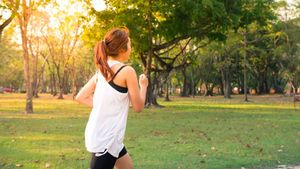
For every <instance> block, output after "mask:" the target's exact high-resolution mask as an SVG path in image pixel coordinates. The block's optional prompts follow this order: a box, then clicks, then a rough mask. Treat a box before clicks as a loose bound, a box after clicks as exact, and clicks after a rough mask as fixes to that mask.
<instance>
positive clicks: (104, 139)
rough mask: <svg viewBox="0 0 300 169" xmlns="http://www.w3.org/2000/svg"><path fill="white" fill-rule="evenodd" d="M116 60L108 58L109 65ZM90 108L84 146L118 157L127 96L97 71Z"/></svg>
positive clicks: (124, 126)
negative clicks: (91, 106)
mask: <svg viewBox="0 0 300 169" xmlns="http://www.w3.org/2000/svg"><path fill="white" fill-rule="evenodd" d="M118 63H120V62H118V61H108V65H109V66H110V67H112V66H113V65H115V64H118ZM95 77H96V78H97V83H96V88H95V91H94V96H93V108H92V111H91V113H90V116H89V120H88V122H87V125H86V128H85V146H86V148H87V150H88V151H89V152H91V153H96V156H101V155H103V154H105V153H106V152H109V153H110V154H111V155H112V156H114V157H116V158H118V156H119V153H120V151H121V150H122V148H123V147H124V144H123V140H124V135H125V129H126V122H127V115H128V108H129V97H128V92H127V93H121V92H119V91H117V90H116V89H114V88H113V87H112V86H111V85H110V84H109V83H108V82H107V81H106V79H105V78H104V76H103V75H102V74H101V72H100V71H99V70H98V71H97V72H96V75H95Z"/></svg>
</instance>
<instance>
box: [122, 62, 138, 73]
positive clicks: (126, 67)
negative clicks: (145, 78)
mask: <svg viewBox="0 0 300 169" xmlns="http://www.w3.org/2000/svg"><path fill="white" fill-rule="evenodd" d="M123 66H124V68H123V69H124V73H126V74H128V75H130V74H136V72H135V70H134V68H133V67H132V66H130V65H125V64H124V65H123Z"/></svg>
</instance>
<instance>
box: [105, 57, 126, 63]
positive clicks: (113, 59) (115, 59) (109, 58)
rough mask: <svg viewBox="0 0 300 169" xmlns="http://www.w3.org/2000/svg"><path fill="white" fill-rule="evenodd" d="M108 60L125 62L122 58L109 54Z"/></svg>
mask: <svg viewBox="0 0 300 169" xmlns="http://www.w3.org/2000/svg"><path fill="white" fill-rule="evenodd" d="M107 60H108V61H109V60H110V61H118V62H124V61H123V60H122V59H121V58H119V57H116V58H114V57H110V56H108V58H107Z"/></svg>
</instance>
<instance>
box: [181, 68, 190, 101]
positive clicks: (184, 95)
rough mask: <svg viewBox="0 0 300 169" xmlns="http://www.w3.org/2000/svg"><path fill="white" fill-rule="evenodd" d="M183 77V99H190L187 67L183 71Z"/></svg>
mask: <svg viewBox="0 0 300 169" xmlns="http://www.w3.org/2000/svg"><path fill="white" fill-rule="evenodd" d="M182 75H183V88H182V92H181V97H188V96H189V95H188V82H187V75H186V67H184V68H183V69H182Z"/></svg>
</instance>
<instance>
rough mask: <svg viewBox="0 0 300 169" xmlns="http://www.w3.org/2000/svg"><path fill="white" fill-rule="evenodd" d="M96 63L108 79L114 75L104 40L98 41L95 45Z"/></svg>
mask: <svg viewBox="0 0 300 169" xmlns="http://www.w3.org/2000/svg"><path fill="white" fill-rule="evenodd" d="M95 64H96V66H97V67H98V68H99V69H100V71H101V73H102V75H103V76H104V78H105V79H106V80H108V79H109V78H110V77H112V76H113V75H114V72H113V71H112V70H111V68H110V67H109V65H108V63H107V52H106V44H105V41H104V40H103V41H101V42H98V43H97V45H96V46H95Z"/></svg>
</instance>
